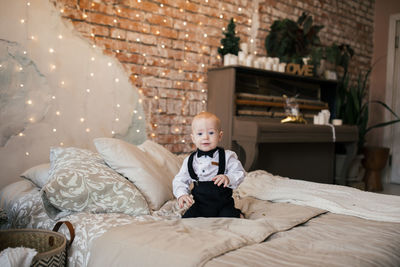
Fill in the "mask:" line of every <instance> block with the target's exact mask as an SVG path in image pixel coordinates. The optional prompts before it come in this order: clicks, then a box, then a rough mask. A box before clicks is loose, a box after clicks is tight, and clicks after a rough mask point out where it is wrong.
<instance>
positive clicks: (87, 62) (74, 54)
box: [0, 0, 146, 188]
mask: <svg viewBox="0 0 400 267" xmlns="http://www.w3.org/2000/svg"><path fill="white" fill-rule="evenodd" d="M0 25H1V26H0V111H1V112H0V188H1V187H4V186H5V185H7V184H9V183H11V182H13V181H16V180H17V179H18V176H19V175H20V174H21V173H22V172H23V171H24V170H26V169H27V168H29V167H32V166H34V165H36V164H40V163H45V162H48V161H49V159H48V158H49V148H50V147H51V146H77V147H82V148H89V149H93V150H94V146H93V143H92V140H93V138H96V137H104V136H106V137H111V136H117V137H120V138H123V139H126V140H128V141H129V142H131V143H135V144H138V143H141V142H143V141H144V140H145V139H146V133H145V123H146V122H145V118H144V115H143V110H142V105H141V102H140V101H141V100H140V95H139V94H138V90H137V88H134V87H133V86H132V85H131V83H130V82H129V77H128V75H127V74H126V73H125V71H124V70H123V68H122V67H121V65H120V64H119V62H117V61H116V60H115V58H113V57H109V56H106V55H104V54H103V53H102V48H100V47H93V46H92V45H91V44H90V43H88V41H87V40H85V39H83V38H81V37H79V34H78V33H76V32H74V30H73V27H72V25H69V24H66V22H64V21H63V20H62V19H61V16H60V10H58V9H57V8H56V7H54V6H53V5H52V4H51V3H50V2H49V1H47V0H36V1H32V2H29V1H8V0H0ZM88 89H89V90H88Z"/></svg>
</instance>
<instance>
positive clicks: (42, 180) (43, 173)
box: [21, 163, 50, 188]
mask: <svg viewBox="0 0 400 267" xmlns="http://www.w3.org/2000/svg"><path fill="white" fill-rule="evenodd" d="M49 171H50V163H43V164H40V165H36V166H33V167H32V168H29V169H27V170H26V171H24V172H23V173H22V174H21V177H22V178H25V179H27V180H29V181H31V182H32V183H34V184H35V185H36V186H37V187H39V188H42V187H43V186H44V185H45V184H46V183H47V182H48V181H49Z"/></svg>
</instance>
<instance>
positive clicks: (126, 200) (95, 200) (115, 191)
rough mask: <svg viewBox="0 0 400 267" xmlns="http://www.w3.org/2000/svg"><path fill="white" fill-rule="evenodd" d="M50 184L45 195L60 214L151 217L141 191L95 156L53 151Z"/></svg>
mask: <svg viewBox="0 0 400 267" xmlns="http://www.w3.org/2000/svg"><path fill="white" fill-rule="evenodd" d="M50 161H51V171H50V180H49V182H48V183H47V184H46V185H45V186H44V187H43V189H42V192H43V194H45V197H46V198H47V199H48V201H49V202H50V203H51V204H52V205H53V206H55V207H56V208H57V209H59V210H61V211H87V212H93V213H103V212H121V213H126V214H129V215H141V214H149V209H148V205H147V203H146V200H145V199H144V197H143V195H142V194H141V193H140V192H139V190H138V189H137V188H136V187H135V186H134V185H133V184H132V183H131V182H129V181H128V180H126V179H125V178H124V177H122V176H121V175H119V174H118V173H116V172H115V171H114V170H112V169H111V168H110V167H108V166H106V165H105V164H104V161H103V159H102V158H101V156H100V155H99V154H97V153H95V152H92V151H90V150H86V149H80V148H74V147H69V148H61V147H56V148H51V150H50Z"/></svg>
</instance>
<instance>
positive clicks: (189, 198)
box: [178, 195, 193, 208]
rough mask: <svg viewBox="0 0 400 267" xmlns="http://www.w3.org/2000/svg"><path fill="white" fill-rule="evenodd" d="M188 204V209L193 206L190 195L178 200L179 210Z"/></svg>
mask: <svg viewBox="0 0 400 267" xmlns="http://www.w3.org/2000/svg"><path fill="white" fill-rule="evenodd" d="M185 203H186V204H187V206H188V208H189V207H190V206H192V205H193V199H192V198H191V197H190V196H189V195H182V196H180V197H179V198H178V205H179V208H183V205H184V204H185Z"/></svg>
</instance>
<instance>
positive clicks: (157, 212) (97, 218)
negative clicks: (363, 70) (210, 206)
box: [0, 138, 400, 266]
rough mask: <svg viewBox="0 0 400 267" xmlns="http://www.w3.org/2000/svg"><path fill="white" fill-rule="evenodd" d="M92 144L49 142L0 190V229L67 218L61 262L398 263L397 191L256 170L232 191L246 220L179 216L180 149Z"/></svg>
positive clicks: (35, 225)
mask: <svg viewBox="0 0 400 267" xmlns="http://www.w3.org/2000/svg"><path fill="white" fill-rule="evenodd" d="M94 143H95V147H96V150H97V151H90V150H86V149H80V148H72V147H70V148H62V147H54V148H51V151H50V162H49V163H43V164H40V165H37V166H34V167H32V168H30V169H28V170H27V171H25V172H24V173H23V174H22V175H21V177H22V178H23V179H22V180H21V181H18V182H15V183H13V184H10V185H8V186H6V187H5V188H3V189H2V190H1V192H0V208H2V209H3V210H4V211H5V212H6V213H7V216H8V221H7V223H4V224H1V228H2V229H8V228H40V229H52V227H53V226H54V224H55V223H56V222H57V221H59V220H67V221H70V222H71V223H72V224H73V225H74V228H75V240H74V242H73V243H72V246H71V248H70V250H69V257H68V265H69V266H156V265H158V266H400V197H398V196H391V195H383V194H376V193H370V192H364V191H360V190H358V189H354V188H350V187H344V186H338V185H329V184H319V183H313V182H306V181H301V180H294V179H289V178H285V177H280V176H277V175H273V174H271V173H268V172H266V171H261V170H258V171H253V172H249V173H247V175H246V178H245V181H244V182H243V183H242V184H241V185H240V186H239V188H238V189H237V190H235V191H234V199H235V205H236V206H237V207H238V208H240V209H241V210H242V212H243V213H244V215H245V219H237V218H191V219H181V215H182V214H183V212H184V211H185V208H182V209H180V208H179V207H178V205H177V203H176V201H175V200H174V198H173V196H172V188H171V181H172V179H173V177H174V173H176V172H177V171H178V169H179V167H180V165H181V163H182V160H183V158H182V157H178V156H176V155H174V154H172V153H170V152H169V151H168V150H166V149H165V148H163V147H162V146H160V145H158V144H156V143H154V142H151V141H146V142H144V143H143V144H141V145H139V146H134V145H132V144H129V143H126V142H124V141H122V140H118V139H113V138H97V139H95V140H94ZM61 232H63V233H64V234H66V235H67V236H68V230H67V229H66V228H65V229H64V228H61Z"/></svg>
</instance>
